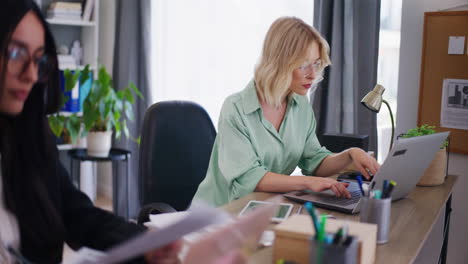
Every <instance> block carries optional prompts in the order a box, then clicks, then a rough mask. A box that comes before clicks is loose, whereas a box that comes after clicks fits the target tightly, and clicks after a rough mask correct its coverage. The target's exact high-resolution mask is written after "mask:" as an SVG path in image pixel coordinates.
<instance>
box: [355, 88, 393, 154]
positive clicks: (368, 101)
mask: <svg viewBox="0 0 468 264" xmlns="http://www.w3.org/2000/svg"><path fill="white" fill-rule="evenodd" d="M384 92H385V88H384V87H383V86H382V85H380V84H377V85H375V87H374V89H372V91H370V92H369V93H367V94H366V96H364V98H362V100H361V104H362V105H364V106H365V107H366V108H367V109H369V110H371V111H372V112H375V113H378V112H379V111H380V106H382V102H383V103H385V105H387V107H388V111H389V112H390V119H391V121H392V137H391V138H390V147H389V149H388V151H389V152H390V150H391V149H392V146H393V137H394V136H395V123H394V121H393V113H392V109H391V108H390V105H389V104H388V102H387V101H385V100H384V99H383V98H382V94H383V93H384Z"/></svg>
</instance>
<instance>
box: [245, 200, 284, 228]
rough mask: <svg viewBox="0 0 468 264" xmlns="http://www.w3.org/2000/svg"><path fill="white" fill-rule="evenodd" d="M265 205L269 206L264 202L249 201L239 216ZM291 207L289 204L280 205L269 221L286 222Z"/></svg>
mask: <svg viewBox="0 0 468 264" xmlns="http://www.w3.org/2000/svg"><path fill="white" fill-rule="evenodd" d="M265 204H269V202H264V201H257V200H250V201H249V202H248V203H247V205H245V206H244V209H242V211H241V212H240V213H239V216H242V215H244V214H247V213H249V212H250V211H252V210H254V209H255V208H256V207H257V206H262V205H265ZM292 208H293V205H292V204H289V203H280V207H279V209H278V211H277V212H276V215H274V216H273V217H272V218H271V221H273V222H276V223H279V222H282V221H284V220H286V219H287V218H288V217H289V215H290V214H291V211H292Z"/></svg>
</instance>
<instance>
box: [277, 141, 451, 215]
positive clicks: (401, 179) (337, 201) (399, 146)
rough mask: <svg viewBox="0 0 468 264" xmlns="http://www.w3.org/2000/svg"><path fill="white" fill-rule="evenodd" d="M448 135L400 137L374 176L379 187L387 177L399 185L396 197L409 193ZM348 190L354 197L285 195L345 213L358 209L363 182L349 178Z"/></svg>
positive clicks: (330, 193)
mask: <svg viewBox="0 0 468 264" xmlns="http://www.w3.org/2000/svg"><path fill="white" fill-rule="evenodd" d="M448 135H449V132H442V133H436V134H432V135H426V136H419V137H412V138H400V139H398V140H397V141H396V143H395V145H394V146H393V148H392V150H391V151H390V153H389V154H388V156H387V158H386V159H385V161H384V163H383V164H382V166H381V167H380V169H379V171H378V172H377V173H376V175H375V176H374V178H373V179H372V181H374V182H375V188H376V189H382V184H383V181H384V180H394V181H395V182H397V186H396V187H395V188H394V190H393V193H392V200H393V201H394V200H399V199H402V198H404V197H406V196H407V195H408V194H409V193H410V192H411V190H413V188H414V187H415V186H416V183H417V182H418V181H419V178H420V177H421V176H422V175H423V173H424V171H425V169H426V168H427V167H428V166H429V164H430V163H431V161H432V160H433V159H434V156H435V154H436V152H437V151H438V150H439V149H440V146H441V145H442V144H443V142H444V141H445V140H446V139H447V137H448ZM348 190H349V192H350V193H351V196H352V197H351V199H346V198H338V197H335V196H334V194H333V192H332V191H331V190H327V191H323V192H319V193H316V192H312V191H309V190H304V191H292V192H288V193H285V194H284V196H285V197H287V198H289V199H291V200H294V201H297V202H313V203H314V205H316V206H317V207H322V208H326V209H331V210H337V211H340V212H344V213H352V214H354V213H358V212H359V210H360V200H361V196H362V195H361V192H360V189H359V186H358V184H357V183H356V182H354V181H349V186H348Z"/></svg>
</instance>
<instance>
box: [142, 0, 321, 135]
mask: <svg viewBox="0 0 468 264" xmlns="http://www.w3.org/2000/svg"><path fill="white" fill-rule="evenodd" d="M313 5H314V1H312V0H254V1H246V0H222V1H220V0H197V1H193V0H153V1H152V32H151V34H152V35H151V39H152V54H151V62H152V76H151V78H152V89H151V93H152V100H153V102H158V101H164V100H191V101H194V102H197V103H199V104H200V105H202V106H203V107H204V108H205V109H206V110H207V111H208V113H209V115H210V117H211V119H212V120H213V123H214V124H215V126H217V120H218V116H219V111H220V109H221V106H222V103H223V101H224V99H225V98H226V97H227V96H228V95H230V94H232V93H234V92H237V91H240V90H242V89H243V88H244V87H245V85H246V84H247V82H248V81H249V80H251V79H252V78H253V71H254V67H255V64H256V62H257V61H258V59H259V56H260V52H261V49H262V44H263V39H264V37H265V34H266V32H267V30H268V28H269V26H270V25H271V23H272V22H273V21H274V20H275V19H277V18H278V17H280V16H296V17H299V18H301V19H303V20H304V21H305V22H307V23H309V24H310V25H312V22H313V14H314V10H313Z"/></svg>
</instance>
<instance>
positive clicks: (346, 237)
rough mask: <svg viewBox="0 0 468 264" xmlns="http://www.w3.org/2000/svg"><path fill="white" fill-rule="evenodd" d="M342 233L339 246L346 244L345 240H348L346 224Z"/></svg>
mask: <svg viewBox="0 0 468 264" xmlns="http://www.w3.org/2000/svg"><path fill="white" fill-rule="evenodd" d="M342 228H343V233H342V236H341V242H340V243H341V244H344V243H345V242H346V240H347V239H348V224H347V223H345V224H344V225H343V227H342Z"/></svg>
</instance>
